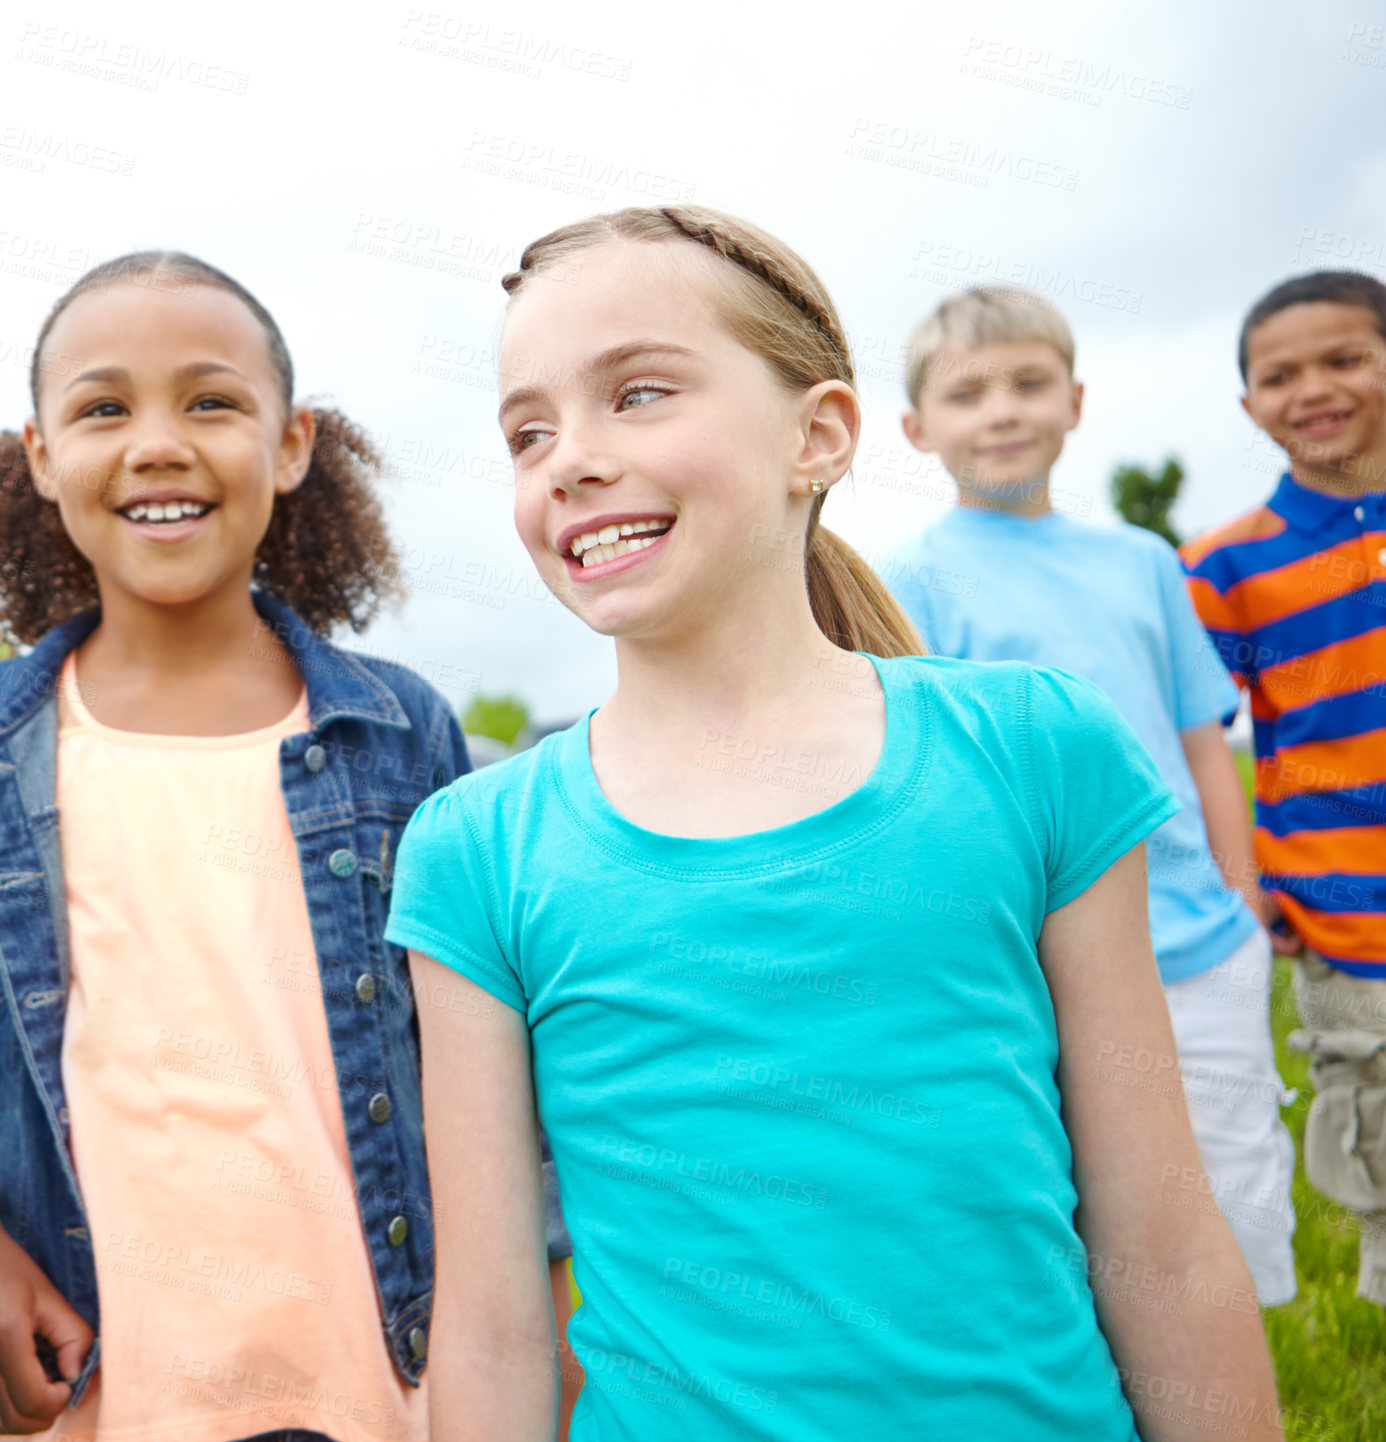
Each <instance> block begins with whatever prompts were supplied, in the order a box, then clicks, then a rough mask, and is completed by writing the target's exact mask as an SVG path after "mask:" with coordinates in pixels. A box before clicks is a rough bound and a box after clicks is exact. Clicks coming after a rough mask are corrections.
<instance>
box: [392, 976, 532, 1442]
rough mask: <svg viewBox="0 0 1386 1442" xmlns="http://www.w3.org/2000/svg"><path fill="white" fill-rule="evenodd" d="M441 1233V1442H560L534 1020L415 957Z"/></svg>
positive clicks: (434, 1371)
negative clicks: (433, 1000) (533, 1065)
mask: <svg viewBox="0 0 1386 1442" xmlns="http://www.w3.org/2000/svg"><path fill="white" fill-rule="evenodd" d="M409 965H410V969H411V971H412V973H413V980H414V990H415V995H416V996H427V997H446V998H448V1002H447V1004H446V1005H427V1004H425V1005H422V1006H421V1007H420V1008H419V1035H420V1040H421V1045H422V1052H423V1103H424V1125H425V1127H426V1128H427V1132H428V1170H429V1178H430V1183H431V1186H432V1191H433V1205H434V1215H435V1218H436V1226H435V1232H436V1238H437V1259H436V1265H437V1280H436V1286H435V1292H434V1301H433V1327H432V1333H433V1335H432V1337H431V1339H430V1342H429V1358H430V1360H429V1384H428V1385H429V1426H430V1435H431V1436H432V1437H433V1438H434V1442H553V1439H554V1437H555V1435H556V1429H557V1425H558V1366H557V1346H558V1343H557V1337H556V1334H555V1329H554V1304H553V1300H552V1298H551V1295H550V1288H549V1278H548V1276H547V1275H546V1261H545V1257H546V1249H545V1245H544V1183H543V1171H542V1167H541V1161H540V1149H539V1123H538V1119H537V1118H536V1116H535V1112H534V1087H533V1082H532V1080H531V1077H530V1061H529V1030H528V1028H527V1027H526V1025H525V1019H524V1017H523V1016H522V1015H521V1014H520V1013H519V1012H517V1011H515V1010H513V1009H512V1008H510V1007H508V1006H504V1005H502V1004H501V1003H500V1002H498V1001H496V1000H495V998H494V997H492V996H490V995H488V994H487V993H486V992H485V991H483V990H482V989H481V988H480V987H478V986H475V985H474V984H473V983H472V982H470V981H468V980H467V979H466V978H465V977H463V976H460V975H459V974H458V973H457V972H455V971H452V970H450V969H449V968H447V967H445V966H442V965H440V964H439V963H438V962H436V961H434V960H433V959H432V958H431V957H427V956H424V955H423V954H422V953H421V952H417V951H411V952H410V953H409Z"/></svg>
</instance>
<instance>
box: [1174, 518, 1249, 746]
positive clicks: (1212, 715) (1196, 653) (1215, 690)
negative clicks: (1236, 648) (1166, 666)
mask: <svg viewBox="0 0 1386 1442" xmlns="http://www.w3.org/2000/svg"><path fill="white" fill-rule="evenodd" d="M1156 564H1157V566H1158V567H1159V576H1160V596H1161V599H1162V601H1163V602H1164V609H1165V629H1166V631H1167V633H1168V635H1169V645H1170V657H1171V661H1172V662H1173V667H1174V707H1175V716H1174V724H1175V726H1176V728H1177V729H1178V730H1180V731H1188V730H1189V729H1190V728H1191V727H1194V726H1206V725H1207V724H1208V723H1209V722H1210V721H1221V722H1222V723H1223V725H1228V724H1230V722H1231V721H1232V718H1233V717H1234V716H1235V715H1236V714H1237V706H1238V703H1239V702H1240V700H1241V695H1240V693H1239V692H1238V690H1237V686H1236V683H1235V682H1234V681H1233V680H1232V678H1231V676H1229V675H1228V674H1227V667H1226V666H1224V665H1223V664H1222V658H1221V657H1220V656H1219V655H1218V653H1217V649H1216V647H1215V646H1214V645H1213V639H1212V637H1211V636H1209V634H1208V633H1207V631H1205V630H1204V629H1203V622H1202V621H1200V620H1199V619H1198V613H1197V612H1196V611H1195V610H1194V606H1193V600H1192V598H1191V597H1190V596H1189V588H1188V584H1187V583H1186V581H1185V579H1184V568H1183V567H1182V566H1181V565H1180V563H1179V557H1178V555H1177V554H1176V553H1175V551H1174V550H1172V549H1170V548H1167V547H1166V546H1164V545H1161V546H1160V547H1159V549H1158V551H1157V552H1156Z"/></svg>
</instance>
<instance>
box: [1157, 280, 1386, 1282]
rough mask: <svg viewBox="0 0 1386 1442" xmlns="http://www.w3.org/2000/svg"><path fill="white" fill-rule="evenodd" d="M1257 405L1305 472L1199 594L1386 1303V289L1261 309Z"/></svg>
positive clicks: (1323, 1143) (1327, 1113)
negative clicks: (1243, 722) (1241, 713)
mask: <svg viewBox="0 0 1386 1442" xmlns="http://www.w3.org/2000/svg"><path fill="white" fill-rule="evenodd" d="M1239 362H1240V365H1241V371H1242V378H1243V380H1244V382H1245V384H1246V395H1245V396H1244V397H1243V399H1242V405H1243V406H1244V407H1245V408H1246V411H1247V414H1248V415H1249V416H1250V417H1251V418H1252V420H1253V421H1255V423H1256V424H1257V425H1258V426H1259V427H1260V428H1261V429H1262V430H1263V431H1265V432H1266V434H1267V435H1268V436H1269V437H1270V438H1271V439H1272V440H1273V441H1274V442H1275V443H1276V444H1277V445H1278V446H1280V447H1281V449H1282V450H1284V451H1285V453H1286V456H1287V457H1288V459H1289V469H1288V470H1287V471H1286V473H1285V474H1284V475H1283V476H1282V477H1281V479H1280V483H1279V485H1278V486H1277V488H1276V490H1275V493H1274V495H1272V496H1271V498H1270V499H1269V501H1267V502H1266V504H1265V505H1263V506H1259V507H1258V508H1257V509H1256V510H1254V511H1251V512H1248V513H1247V514H1246V515H1244V516H1240V517H1238V518H1237V519H1236V520H1233V521H1231V522H1229V523H1228V524H1227V525H1225V526H1222V527H1219V528H1218V529H1216V530H1214V531H1212V532H1210V533H1208V534H1207V535H1205V536H1202V537H1200V538H1199V539H1198V540H1196V541H1192V542H1190V543H1189V544H1188V545H1186V546H1185V547H1184V548H1183V552H1182V555H1183V558H1184V564H1185V566H1186V568H1187V570H1188V572H1189V578H1190V580H1189V585H1190V590H1191V592H1192V595H1193V600H1194V605H1195V607H1196V608H1197V610H1198V613H1199V616H1200V617H1201V619H1202V621H1203V623H1204V625H1205V626H1206V627H1207V628H1208V631H1209V633H1210V635H1211V636H1212V638H1213V641H1214V643H1215V644H1216V646H1217V648H1218V651H1219V653H1220V654H1221V656H1222V659H1223V661H1224V662H1225V663H1226V665H1227V668H1228V670H1230V671H1231V672H1232V674H1233V676H1234V677H1236V679H1237V680H1238V682H1239V683H1240V684H1241V685H1243V686H1245V687H1246V688H1247V689H1248V691H1249V692H1250V694H1251V715H1252V723H1253V728H1254V732H1255V741H1256V832H1255V842H1256V859H1257V863H1258V865H1259V866H1260V869H1261V872H1262V876H1263V879H1264V884H1265V887H1266V889H1267V891H1268V892H1270V893H1271V894H1272V896H1273V898H1274V902H1275V904H1276V906H1278V908H1279V910H1280V911H1281V913H1282V916H1283V921H1284V923H1285V925H1284V932H1285V935H1284V937H1283V938H1282V939H1280V940H1279V942H1278V945H1277V949H1279V950H1282V951H1287V952H1294V953H1297V955H1298V962H1297V966H1296V975H1295V995H1296V998H1297V1000H1298V1002H1299V1008H1300V1014H1301V1017H1302V1019H1303V1021H1304V1024H1305V1028H1306V1030H1305V1031H1303V1032H1300V1033H1296V1035H1295V1036H1294V1037H1292V1043H1294V1044H1299V1045H1301V1046H1302V1047H1303V1048H1304V1049H1305V1050H1309V1051H1312V1052H1313V1054H1314V1059H1315V1064H1314V1081H1315V1086H1316V1088H1317V1091H1318V1095H1317V1096H1316V1097H1315V1101H1314V1106H1313V1109H1312V1110H1311V1112H1310V1116H1309V1123H1308V1128H1307V1131H1306V1135H1305V1148H1304V1150H1305V1166H1306V1169H1307V1170H1308V1173H1309V1176H1310V1179H1311V1180H1312V1181H1313V1183H1314V1185H1315V1186H1317V1187H1318V1188H1319V1189H1320V1190H1321V1191H1323V1192H1325V1193H1327V1194H1328V1195H1329V1196H1330V1197H1332V1198H1333V1199H1334V1200H1335V1201H1338V1202H1340V1203H1342V1204H1343V1205H1344V1206H1348V1207H1351V1208H1353V1209H1354V1210H1356V1211H1357V1212H1359V1213H1360V1217H1361V1222H1362V1252H1361V1267H1360V1276H1359V1279H1358V1286H1357V1291H1358V1295H1359V1296H1363V1297H1370V1298H1371V1299H1372V1300H1374V1301H1376V1302H1378V1303H1380V1304H1382V1305H1386V286H1384V285H1382V283H1381V282H1380V281H1378V280H1375V279H1373V278H1372V277H1370V276H1366V275H1359V274H1357V273H1355V272H1350V271H1325V272H1316V273H1313V274H1310V275H1305V276H1298V277H1296V278H1294V279H1292V280H1288V281H1285V282H1283V283H1282V284H1281V285H1278V286H1276V287H1275V288H1274V289H1273V290H1271V291H1270V292H1269V293H1268V294H1267V295H1265V296H1264V297H1262V299H1261V300H1260V301H1258V302H1257V303H1256V305H1254V306H1253V307H1252V309H1251V311H1250V313H1249V314H1248V315H1247V318H1246V321H1245V322H1244V324H1243V326H1242V334H1241V342H1240V353H1239Z"/></svg>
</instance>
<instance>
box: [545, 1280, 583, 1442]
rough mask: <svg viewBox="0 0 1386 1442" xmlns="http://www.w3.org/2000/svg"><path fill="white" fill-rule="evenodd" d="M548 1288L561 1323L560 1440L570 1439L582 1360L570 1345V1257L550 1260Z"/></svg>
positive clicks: (554, 1310)
mask: <svg viewBox="0 0 1386 1442" xmlns="http://www.w3.org/2000/svg"><path fill="white" fill-rule="evenodd" d="M549 1289H550V1290H551V1292H552V1293H553V1319H554V1321H555V1322H556V1323H557V1324H558V1377H559V1405H558V1442H568V1428H569V1427H570V1426H571V1425H572V1421H573V1408H574V1407H575V1406H576V1405H577V1399H578V1394H579V1393H580V1392H581V1391H582V1382H583V1374H582V1363H581V1362H579V1361H578V1359H577V1356H576V1354H575V1353H574V1352H573V1349H572V1348H571V1347H570V1346H569V1345H568V1321H569V1319H570V1318H571V1317H572V1315H573V1294H572V1292H571V1291H570V1290H569V1288H568V1263H567V1260H566V1259H565V1260H563V1261H561V1262H550V1263H549Z"/></svg>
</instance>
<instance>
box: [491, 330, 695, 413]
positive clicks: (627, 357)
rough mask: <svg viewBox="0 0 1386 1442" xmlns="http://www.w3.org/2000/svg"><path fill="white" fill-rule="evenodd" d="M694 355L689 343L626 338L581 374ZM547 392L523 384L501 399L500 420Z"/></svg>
mask: <svg viewBox="0 0 1386 1442" xmlns="http://www.w3.org/2000/svg"><path fill="white" fill-rule="evenodd" d="M693 354H694V352H693V351H691V350H689V349H688V347H687V346H682V345H675V344H674V343H673V342H672V341H663V340H632V341H626V342H625V343H624V344H622V345H614V346H610V347H608V349H606V350H604V351H600V352H598V354H596V355H594V356H593V357H592V359H591V360H590V361H588V362H587V364H586V365H585V366H583V367H582V370H581V374H583V375H600V374H601V373H602V372H603V371H609V370H614V369H615V368H616V367H617V366H619V365H625V363H626V362H627V361H632V360H638V359H640V358H642V357H645V356H691V355H693ZM545 394H546V392H545V390H544V387H543V386H520V387H519V388H518V389H516V390H513V391H511V392H510V393H509V394H508V395H507V396H506V397H505V399H504V400H502V401H501V403H500V410H498V411H497V412H496V419H497V420H504V419H505V416H506V412H507V411H513V410H514V409H515V407H516V406H523V405H528V404H529V403H530V402H531V401H537V400H542V399H543V397H544V396H545Z"/></svg>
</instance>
